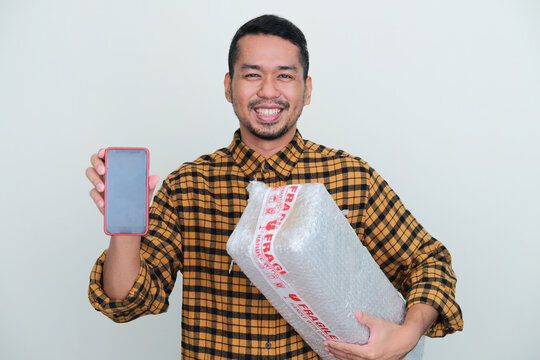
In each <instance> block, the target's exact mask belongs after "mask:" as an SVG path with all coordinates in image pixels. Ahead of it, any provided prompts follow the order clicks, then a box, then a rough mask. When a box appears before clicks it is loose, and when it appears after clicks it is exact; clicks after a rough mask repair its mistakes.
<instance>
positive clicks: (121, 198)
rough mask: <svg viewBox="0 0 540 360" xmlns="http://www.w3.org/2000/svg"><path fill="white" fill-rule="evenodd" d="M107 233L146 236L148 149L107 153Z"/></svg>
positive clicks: (113, 150)
mask: <svg viewBox="0 0 540 360" xmlns="http://www.w3.org/2000/svg"><path fill="white" fill-rule="evenodd" d="M105 168H106V172H105V216H104V218H105V226H104V228H105V233H106V234H107V235H146V233H147V232H148V205H149V204H148V169H149V152H148V149H146V148H122V147H110V148H107V149H105Z"/></svg>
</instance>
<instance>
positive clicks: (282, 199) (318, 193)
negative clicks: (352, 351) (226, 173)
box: [227, 182, 423, 359]
mask: <svg viewBox="0 0 540 360" xmlns="http://www.w3.org/2000/svg"><path fill="white" fill-rule="evenodd" d="M248 191H249V200H248V205H247V207H246V209H245V211H244V213H243V214H242V217H241V218H240V221H239V222H238V224H237V226H236V228H235V230H234V232H233V233H232V235H231V237H230V238H229V241H228V242H227V251H228V253H229V255H230V256H231V257H232V258H233V260H234V261H235V262H236V263H237V264H238V266H240V268H241V269H242V271H243V272H244V273H245V274H246V276H247V277H248V278H249V279H250V280H251V282H252V283H253V284H254V285H255V286H256V287H257V288H258V289H259V290H260V291H261V292H262V293H263V294H264V296H265V297H266V298H267V299H268V301H269V302H270V303H271V304H272V305H273V306H274V307H275V308H276V309H277V311H278V312H279V313H280V314H281V315H282V316H283V317H284V318H285V320H287V322H288V323H289V324H290V325H291V326H292V327H293V328H294V329H295V330H296V331H297V332H298V333H299V334H300V336H302V338H303V339H304V340H305V341H306V342H307V343H308V344H309V346H311V348H312V349H313V350H315V351H316V352H317V353H318V354H319V355H320V356H321V358H323V359H331V356H330V355H329V354H328V353H327V352H326V351H325V350H324V344H323V342H324V340H325V339H329V340H335V341H343V342H348V343H354V344H365V343H367V341H368V339H369V329H368V328H367V327H366V326H364V325H361V324H360V323H359V322H358V321H357V320H356V318H355V316H354V313H355V311H356V310H357V309H360V310H361V311H364V312H365V313H367V314H371V315H373V316H376V317H379V318H382V319H385V320H388V321H392V322H394V323H398V324H400V323H402V322H403V319H404V314H405V300H404V299H403V297H402V296H401V294H400V293H399V292H398V291H397V290H396V289H395V288H394V287H393V285H392V283H391V282H390V281H389V280H388V279H387V277H386V276H385V274H384V273H383V271H382V270H381V269H380V267H379V266H378V264H377V263H376V262H375V261H374V260H373V258H372V257H371V255H370V253H369V251H368V250H367V249H366V248H365V247H364V246H363V245H362V243H361V242H360V240H359V239H358V236H357V235H356V233H355V231H354V230H353V229H352V227H351V226H350V224H349V222H348V221H347V219H346V218H345V216H344V215H343V213H342V212H341V210H340V209H339V208H338V206H337V205H336V203H335V202H334V200H333V199H332V197H331V196H330V194H329V193H328V191H327V190H326V188H325V187H324V185H323V184H318V183H315V184H302V185H288V186H283V187H279V188H274V189H271V188H269V187H267V186H266V185H264V184H263V183H261V182H252V183H251V184H250V185H249V186H248ZM422 353H423V337H422V339H421V340H420V342H419V343H418V344H417V346H416V347H415V348H414V349H413V350H412V351H411V352H410V353H409V354H408V355H407V356H406V357H405V359H421V358H422Z"/></svg>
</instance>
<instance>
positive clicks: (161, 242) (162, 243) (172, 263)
mask: <svg viewBox="0 0 540 360" xmlns="http://www.w3.org/2000/svg"><path fill="white" fill-rule="evenodd" d="M173 204H174V200H173V191H172V190H171V187H170V186H169V183H168V182H167V180H165V181H164V182H163V185H162V187H161V188H160V190H159V191H158V193H157V194H156V196H155V197H154V202H153V203H152V206H151V207H150V211H149V224H148V228H149V231H148V234H147V235H146V236H143V237H142V239H141V249H140V259H141V265H140V268H139V274H138V276H137V279H136V280H135V283H134V284H133V287H132V288H131V290H130V291H129V293H128V295H127V297H126V298H125V299H123V300H114V299H111V298H109V297H108V296H107V294H105V292H104V290H103V283H102V276H103V264H104V262H105V259H106V257H107V251H105V252H103V254H102V255H101V256H100V257H99V258H98V259H97V261H96V263H95V265H94V267H93V269H92V272H91V274H90V286H89V288H88V298H89V300H90V303H91V304H92V306H93V307H94V308H95V309H96V310H97V311H101V312H102V313H103V314H104V315H105V316H107V317H109V318H110V319H112V320H113V321H115V322H127V321H130V320H133V319H136V318H138V317H139V316H143V315H147V314H159V313H163V312H165V311H167V308H168V306H169V300H168V299H169V295H170V293H171V291H172V289H173V287H174V283H175V281H176V275H177V273H178V271H182V268H183V265H182V264H183V253H182V242H181V235H180V228H179V221H178V220H179V219H178V215H177V211H176V208H175V206H173Z"/></svg>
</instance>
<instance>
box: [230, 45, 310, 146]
mask: <svg viewBox="0 0 540 360" xmlns="http://www.w3.org/2000/svg"><path fill="white" fill-rule="evenodd" d="M238 50H239V51H238V58H237V61H236V63H235V64H234V77H233V79H231V78H230V75H229V74H227V75H226V76H225V96H226V98H227V100H228V101H229V102H231V103H232V104H233V108H234V112H235V113H236V116H237V117H238V120H239V121H240V131H241V135H242V140H244V142H245V143H246V144H247V145H249V146H251V147H255V150H257V149H256V148H257V147H258V146H263V147H268V146H267V145H280V144H281V143H283V146H285V145H286V144H288V143H289V141H290V140H291V139H292V138H293V137H294V133H295V131H296V121H297V120H298V118H299V117H300V114H301V113H302V108H303V107H304V105H307V104H309V102H310V99H311V78H310V77H308V78H307V79H306V80H305V81H304V78H303V71H304V70H303V68H302V65H301V63H300V58H299V49H298V47H297V46H296V45H294V44H293V43H291V42H290V41H288V40H285V39H282V38H280V37H278V36H273V35H246V36H244V37H242V38H241V39H240V40H239V41H238Z"/></svg>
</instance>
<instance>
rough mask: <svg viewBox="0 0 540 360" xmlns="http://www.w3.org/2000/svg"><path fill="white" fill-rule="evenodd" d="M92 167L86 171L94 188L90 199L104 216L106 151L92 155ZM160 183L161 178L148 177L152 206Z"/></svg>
mask: <svg viewBox="0 0 540 360" xmlns="http://www.w3.org/2000/svg"><path fill="white" fill-rule="evenodd" d="M90 163H91V164H92V166H90V167H89V168H88V169H86V177H87V178H88V180H90V182H91V183H92V185H93V186H94V188H93V189H92V190H90V197H91V198H92V200H94V203H95V204H96V206H97V208H98V209H99V211H101V213H102V214H103V211H104V210H105V200H104V199H103V192H104V191H105V183H104V181H103V179H104V177H105V149H99V151H98V152H97V153H96V154H92V156H91V157H90ZM158 182H159V176H157V175H150V176H149V177H148V197H149V198H148V203H149V204H150V202H151V198H152V195H153V194H154V190H155V189H156V185H157V184H158Z"/></svg>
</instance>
